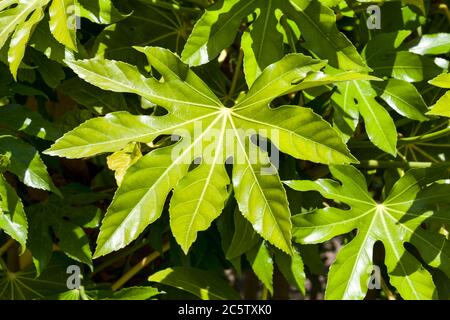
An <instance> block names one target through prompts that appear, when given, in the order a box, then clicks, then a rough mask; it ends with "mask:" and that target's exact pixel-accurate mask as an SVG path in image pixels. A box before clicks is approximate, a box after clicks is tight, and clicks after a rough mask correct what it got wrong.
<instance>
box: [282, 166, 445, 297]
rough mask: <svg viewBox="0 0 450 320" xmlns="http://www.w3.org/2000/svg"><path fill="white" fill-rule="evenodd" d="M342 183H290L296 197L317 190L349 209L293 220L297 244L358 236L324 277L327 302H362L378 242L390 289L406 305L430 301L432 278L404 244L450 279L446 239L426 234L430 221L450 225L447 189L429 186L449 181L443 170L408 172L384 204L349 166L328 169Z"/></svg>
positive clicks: (323, 211)
mask: <svg viewBox="0 0 450 320" xmlns="http://www.w3.org/2000/svg"><path fill="white" fill-rule="evenodd" d="M330 170H331V173H332V174H333V176H334V177H335V178H336V179H338V180H339V181H340V182H341V184H340V183H338V182H337V181H335V180H330V179H320V180H317V181H306V180H298V181H288V182H286V183H287V185H289V186H290V187H291V188H293V189H296V190H300V191H310V190H315V191H318V192H320V193H321V194H322V195H323V196H324V197H325V198H327V199H332V200H334V201H337V202H338V203H342V204H346V205H349V206H350V209H348V210H343V209H338V208H336V207H327V208H325V209H317V210H316V211H315V212H313V213H310V214H300V215H296V216H294V218H293V223H294V229H293V235H294V239H295V241H298V242H300V243H306V244H310V243H320V242H323V241H326V240H329V239H331V238H332V237H335V236H337V235H342V234H345V233H348V232H350V231H352V230H354V229H356V230H357V233H356V236H355V237H354V238H353V239H352V240H351V241H350V242H349V243H348V244H346V245H345V246H344V247H343V248H342V249H341V250H340V251H339V253H338V255H337V257H336V261H335V262H334V263H333V264H332V266H331V269H330V273H329V276H328V284H327V290H326V297H327V298H328V299H363V298H364V296H365V295H366V292H367V288H368V282H369V278H370V275H371V273H372V271H373V260H372V254H373V247H374V244H375V242H377V241H381V242H382V243H383V245H384V248H385V251H386V255H385V261H384V262H385V264H386V266H387V271H388V274H389V281H390V283H391V284H392V285H393V286H394V287H395V288H396V289H397V290H398V292H399V293H400V295H401V296H402V297H403V298H404V299H432V298H434V297H435V295H436V288H435V285H434V283H433V279H432V277H431V274H430V273H429V272H428V271H427V270H426V269H425V268H424V267H423V266H422V265H421V262H420V261H419V260H418V259H417V258H416V257H415V256H414V255H413V254H411V253H410V252H409V251H408V250H406V249H405V246H404V244H405V243H407V242H408V243H410V244H412V245H413V246H415V248H416V249H417V250H418V252H419V253H420V255H421V257H422V259H423V260H424V261H425V263H427V264H428V265H430V266H432V267H434V268H440V269H441V270H442V271H443V272H445V273H446V274H447V276H448V275H449V274H450V269H449V266H450V248H449V241H448V240H447V239H446V237H445V236H443V235H441V234H438V233H434V232H432V231H431V230H426V229H424V228H423V227H422V226H423V224H424V223H428V222H429V221H435V222H438V223H448V221H450V216H449V214H448V210H445V209H444V210H438V208H439V205H440V204H441V205H442V204H448V200H449V199H448V192H449V190H450V185H448V184H442V183H437V182H436V183H432V182H433V181H437V180H439V179H445V178H448V176H449V170H448V168H446V167H437V168H429V169H412V170H410V171H408V172H407V173H406V174H405V175H404V176H403V177H402V178H401V179H400V180H398V181H397V182H396V184H395V185H394V186H393V187H392V190H391V192H390V193H389V195H388V196H387V198H386V199H385V200H384V201H383V202H382V203H377V202H375V200H373V198H372V196H371V195H370V194H369V192H368V189H367V184H366V181H365V178H364V176H363V175H362V174H361V173H360V172H359V171H358V170H356V169H355V168H353V167H352V166H345V165H344V166H331V167H330Z"/></svg>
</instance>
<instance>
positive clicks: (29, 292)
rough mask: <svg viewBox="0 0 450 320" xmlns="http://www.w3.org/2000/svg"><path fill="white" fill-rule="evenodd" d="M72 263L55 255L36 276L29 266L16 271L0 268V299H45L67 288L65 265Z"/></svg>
mask: <svg viewBox="0 0 450 320" xmlns="http://www.w3.org/2000/svg"><path fill="white" fill-rule="evenodd" d="M70 263H73V261H68V259H67V258H64V256H60V255H55V258H54V259H52V261H51V264H50V265H49V267H48V269H47V270H46V271H45V273H43V274H41V275H40V276H38V275H37V274H36V272H35V270H34V268H33V266H30V267H28V268H26V269H25V270H20V271H17V272H11V271H5V270H0V299H1V300H36V299H43V300H46V299H47V297H49V296H50V295H55V294H58V293H60V292H64V291H66V290H67V283H66V281H67V273H66V270H67V266H68V265H69V264H70Z"/></svg>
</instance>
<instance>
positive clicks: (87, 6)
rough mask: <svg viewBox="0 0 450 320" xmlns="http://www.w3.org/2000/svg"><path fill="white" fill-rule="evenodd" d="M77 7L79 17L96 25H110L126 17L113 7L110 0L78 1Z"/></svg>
mask: <svg viewBox="0 0 450 320" xmlns="http://www.w3.org/2000/svg"><path fill="white" fill-rule="evenodd" d="M77 5H78V7H79V9H80V11H79V14H80V16H81V17H83V18H86V19H89V20H90V21H92V22H94V23H98V24H111V23H115V22H118V21H120V20H122V19H124V18H126V17H127V16H126V15H123V14H121V13H120V12H119V11H118V10H117V9H116V7H114V5H113V3H112V1H111V0H78V1H77Z"/></svg>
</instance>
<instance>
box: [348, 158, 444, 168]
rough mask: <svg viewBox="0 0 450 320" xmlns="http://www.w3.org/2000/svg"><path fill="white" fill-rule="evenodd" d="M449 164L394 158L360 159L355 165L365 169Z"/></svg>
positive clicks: (425, 166)
mask: <svg viewBox="0 0 450 320" xmlns="http://www.w3.org/2000/svg"><path fill="white" fill-rule="evenodd" d="M445 165H447V166H450V162H439V163H433V162H407V161H394V160H362V161H361V162H360V163H359V164H356V166H357V167H360V168H366V169H377V168H429V167H433V166H445Z"/></svg>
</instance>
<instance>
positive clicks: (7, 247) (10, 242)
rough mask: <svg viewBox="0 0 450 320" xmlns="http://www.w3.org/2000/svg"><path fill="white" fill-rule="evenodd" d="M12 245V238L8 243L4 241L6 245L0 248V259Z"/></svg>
mask: <svg viewBox="0 0 450 320" xmlns="http://www.w3.org/2000/svg"><path fill="white" fill-rule="evenodd" d="M13 244H14V240H13V239H12V238H9V240H8V241H6V243H5V244H4V245H3V246H1V247H0V257H1V256H2V255H3V254H4V253H5V252H6V251H8V249H9V247H11V246H12V245H13Z"/></svg>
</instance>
